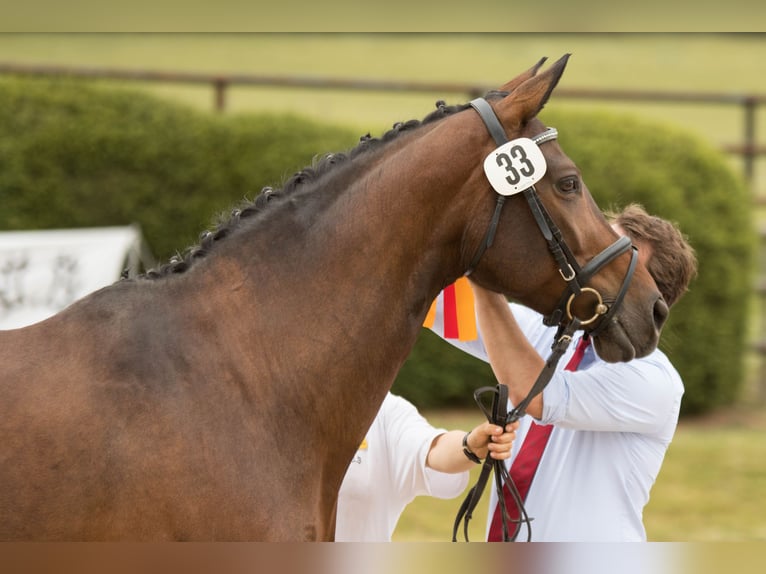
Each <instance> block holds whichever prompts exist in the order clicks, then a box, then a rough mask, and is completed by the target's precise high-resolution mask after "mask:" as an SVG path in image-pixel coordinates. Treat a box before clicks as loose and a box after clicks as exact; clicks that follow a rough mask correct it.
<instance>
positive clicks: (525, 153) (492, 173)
mask: <svg viewBox="0 0 766 574" xmlns="http://www.w3.org/2000/svg"><path fill="white" fill-rule="evenodd" d="M546 169H547V164H546V163H545V157H543V152H541V151H540V148H539V147H538V146H537V144H536V143H535V142H533V141H532V140H531V139H529V138H518V139H515V140H512V141H509V142H507V143H504V144H503V145H501V146H500V147H499V148H497V149H495V151H493V152H492V153H490V154H489V155H488V156H487V158H486V159H485V160H484V173H486V174H487V179H489V183H491V184H492V187H493V188H494V190H495V191H496V192H497V193H499V194H500V195H514V194H516V193H519V192H521V191H524V190H525V189H527V188H528V187H532V186H533V185H534V184H535V183H537V182H538V181H540V180H541V179H542V178H543V176H544V175H545V170H546Z"/></svg>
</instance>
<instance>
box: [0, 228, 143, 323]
mask: <svg viewBox="0 0 766 574" xmlns="http://www.w3.org/2000/svg"><path fill="white" fill-rule="evenodd" d="M141 255H142V251H141V233H140V231H139V230H138V228H137V227H134V226H127V227H96V228H86V229H55V230H45V231H4V232H0V329H15V328H17V327H23V326H26V325H31V324H32V323H36V322H38V321H42V320H43V319H45V318H47V317H49V316H51V315H54V314H55V313H57V312H59V311H60V310H62V309H63V308H64V307H67V306H68V305H69V304H70V303H72V302H74V301H76V300H77V299H80V298H81V297H84V296H85V295H87V294H88V293H91V292H93V291H95V290H97V289H100V288H101V287H105V286H106V285H109V284H111V283H114V282H115V281H116V280H117V279H119V278H120V275H121V274H122V271H123V269H125V268H129V269H134V270H135V269H137V267H138V265H139V263H140V261H141V260H142V257H141Z"/></svg>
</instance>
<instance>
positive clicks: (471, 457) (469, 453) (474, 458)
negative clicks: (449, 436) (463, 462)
mask: <svg viewBox="0 0 766 574" xmlns="http://www.w3.org/2000/svg"><path fill="white" fill-rule="evenodd" d="M469 434H471V432H470V431H468V432H467V433H465V435H464V436H463V454H464V455H465V456H466V458H467V459H468V460H470V461H471V462H475V463H476V464H481V459H480V458H479V457H478V456H476V453H474V452H473V451H472V450H471V447H470V446H468V435H469Z"/></svg>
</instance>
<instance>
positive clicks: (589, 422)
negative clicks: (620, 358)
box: [541, 351, 683, 434]
mask: <svg viewBox="0 0 766 574" xmlns="http://www.w3.org/2000/svg"><path fill="white" fill-rule="evenodd" d="M682 394H683V384H682V383H681V379H680V377H679V375H678V373H677V371H676V370H675V369H674V368H673V367H672V365H671V364H670V362H669V361H668V360H667V358H665V356H664V355H663V354H662V352H661V351H655V352H654V353H653V354H652V355H650V356H649V357H646V358H643V359H634V360H633V361H630V362H627V363H605V362H603V361H601V360H600V359H597V360H596V361H595V362H594V363H593V365H592V366H590V367H589V368H585V369H584V370H581V371H563V370H558V371H557V372H556V374H554V376H553V377H552V378H551V381H550V383H549V384H548V386H547V387H546V388H545V390H544V391H543V417H542V419H541V422H542V423H544V424H555V425H557V426H560V427H562V428H571V429H577V430H590V431H619V432H636V433H643V434H651V433H653V432H655V431H658V430H659V429H660V428H662V425H663V424H664V423H665V422H666V421H667V420H668V418H669V417H671V416H674V413H677V412H678V409H679V406H680V401H681V396H682Z"/></svg>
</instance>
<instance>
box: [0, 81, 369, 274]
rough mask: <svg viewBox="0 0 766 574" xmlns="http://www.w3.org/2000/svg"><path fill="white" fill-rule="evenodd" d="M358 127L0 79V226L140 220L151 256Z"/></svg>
mask: <svg viewBox="0 0 766 574" xmlns="http://www.w3.org/2000/svg"><path fill="white" fill-rule="evenodd" d="M358 139H359V134H357V133H354V132H352V131H350V130H348V129H343V128H340V127H334V126H327V125H321V124H319V123H316V122H311V121H306V120H305V119H302V118H298V117H295V116H272V115H263V116H245V117H242V116H240V117H236V116H218V115H212V114H208V113H203V112H197V111H194V110H191V109H187V108H186V107H182V106H178V105H175V104H171V103H169V102H165V101H161V100H158V99H155V98H151V97H148V96H146V95H144V94H141V93H137V92H134V91H124V90H107V89H98V88H97V87H95V86H91V85H89V84H87V83H82V82H74V81H72V82H48V81H41V80H3V81H0V205H2V209H1V210H0V229H27V228H29V229H47V228H57V227H80V226H100V225H124V224H127V223H131V222H137V223H139V224H140V225H141V229H142V231H143V233H144V236H145V237H146V239H147V243H148V244H149V247H150V249H151V251H152V252H153V253H154V255H155V256H156V257H157V258H158V259H159V260H166V259H167V258H168V257H169V256H170V255H172V254H174V253H176V252H178V251H183V250H184V249H185V248H186V247H187V246H189V245H191V244H193V243H195V242H196V241H197V237H198V235H199V233H200V232H201V231H203V230H205V229H207V228H209V227H211V225H212V224H213V223H214V220H215V219H216V218H217V217H218V215H219V214H220V213H221V212H223V211H226V210H228V209H230V208H231V207H233V206H234V205H235V204H236V203H238V202H239V201H241V200H242V199H243V198H245V197H248V198H252V197H254V196H255V195H257V194H258V193H259V192H260V191H261V188H262V187H263V186H265V185H274V186H278V185H280V184H281V183H282V182H283V181H284V180H285V179H286V178H287V177H288V176H290V175H292V174H293V173H294V172H295V171H297V170H298V169H300V168H302V167H305V166H306V165H309V164H311V162H312V159H313V157H314V156H315V155H316V154H317V153H321V152H324V151H331V150H338V149H346V148H348V147H351V146H353V145H354V144H355V142H356V141H358Z"/></svg>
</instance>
